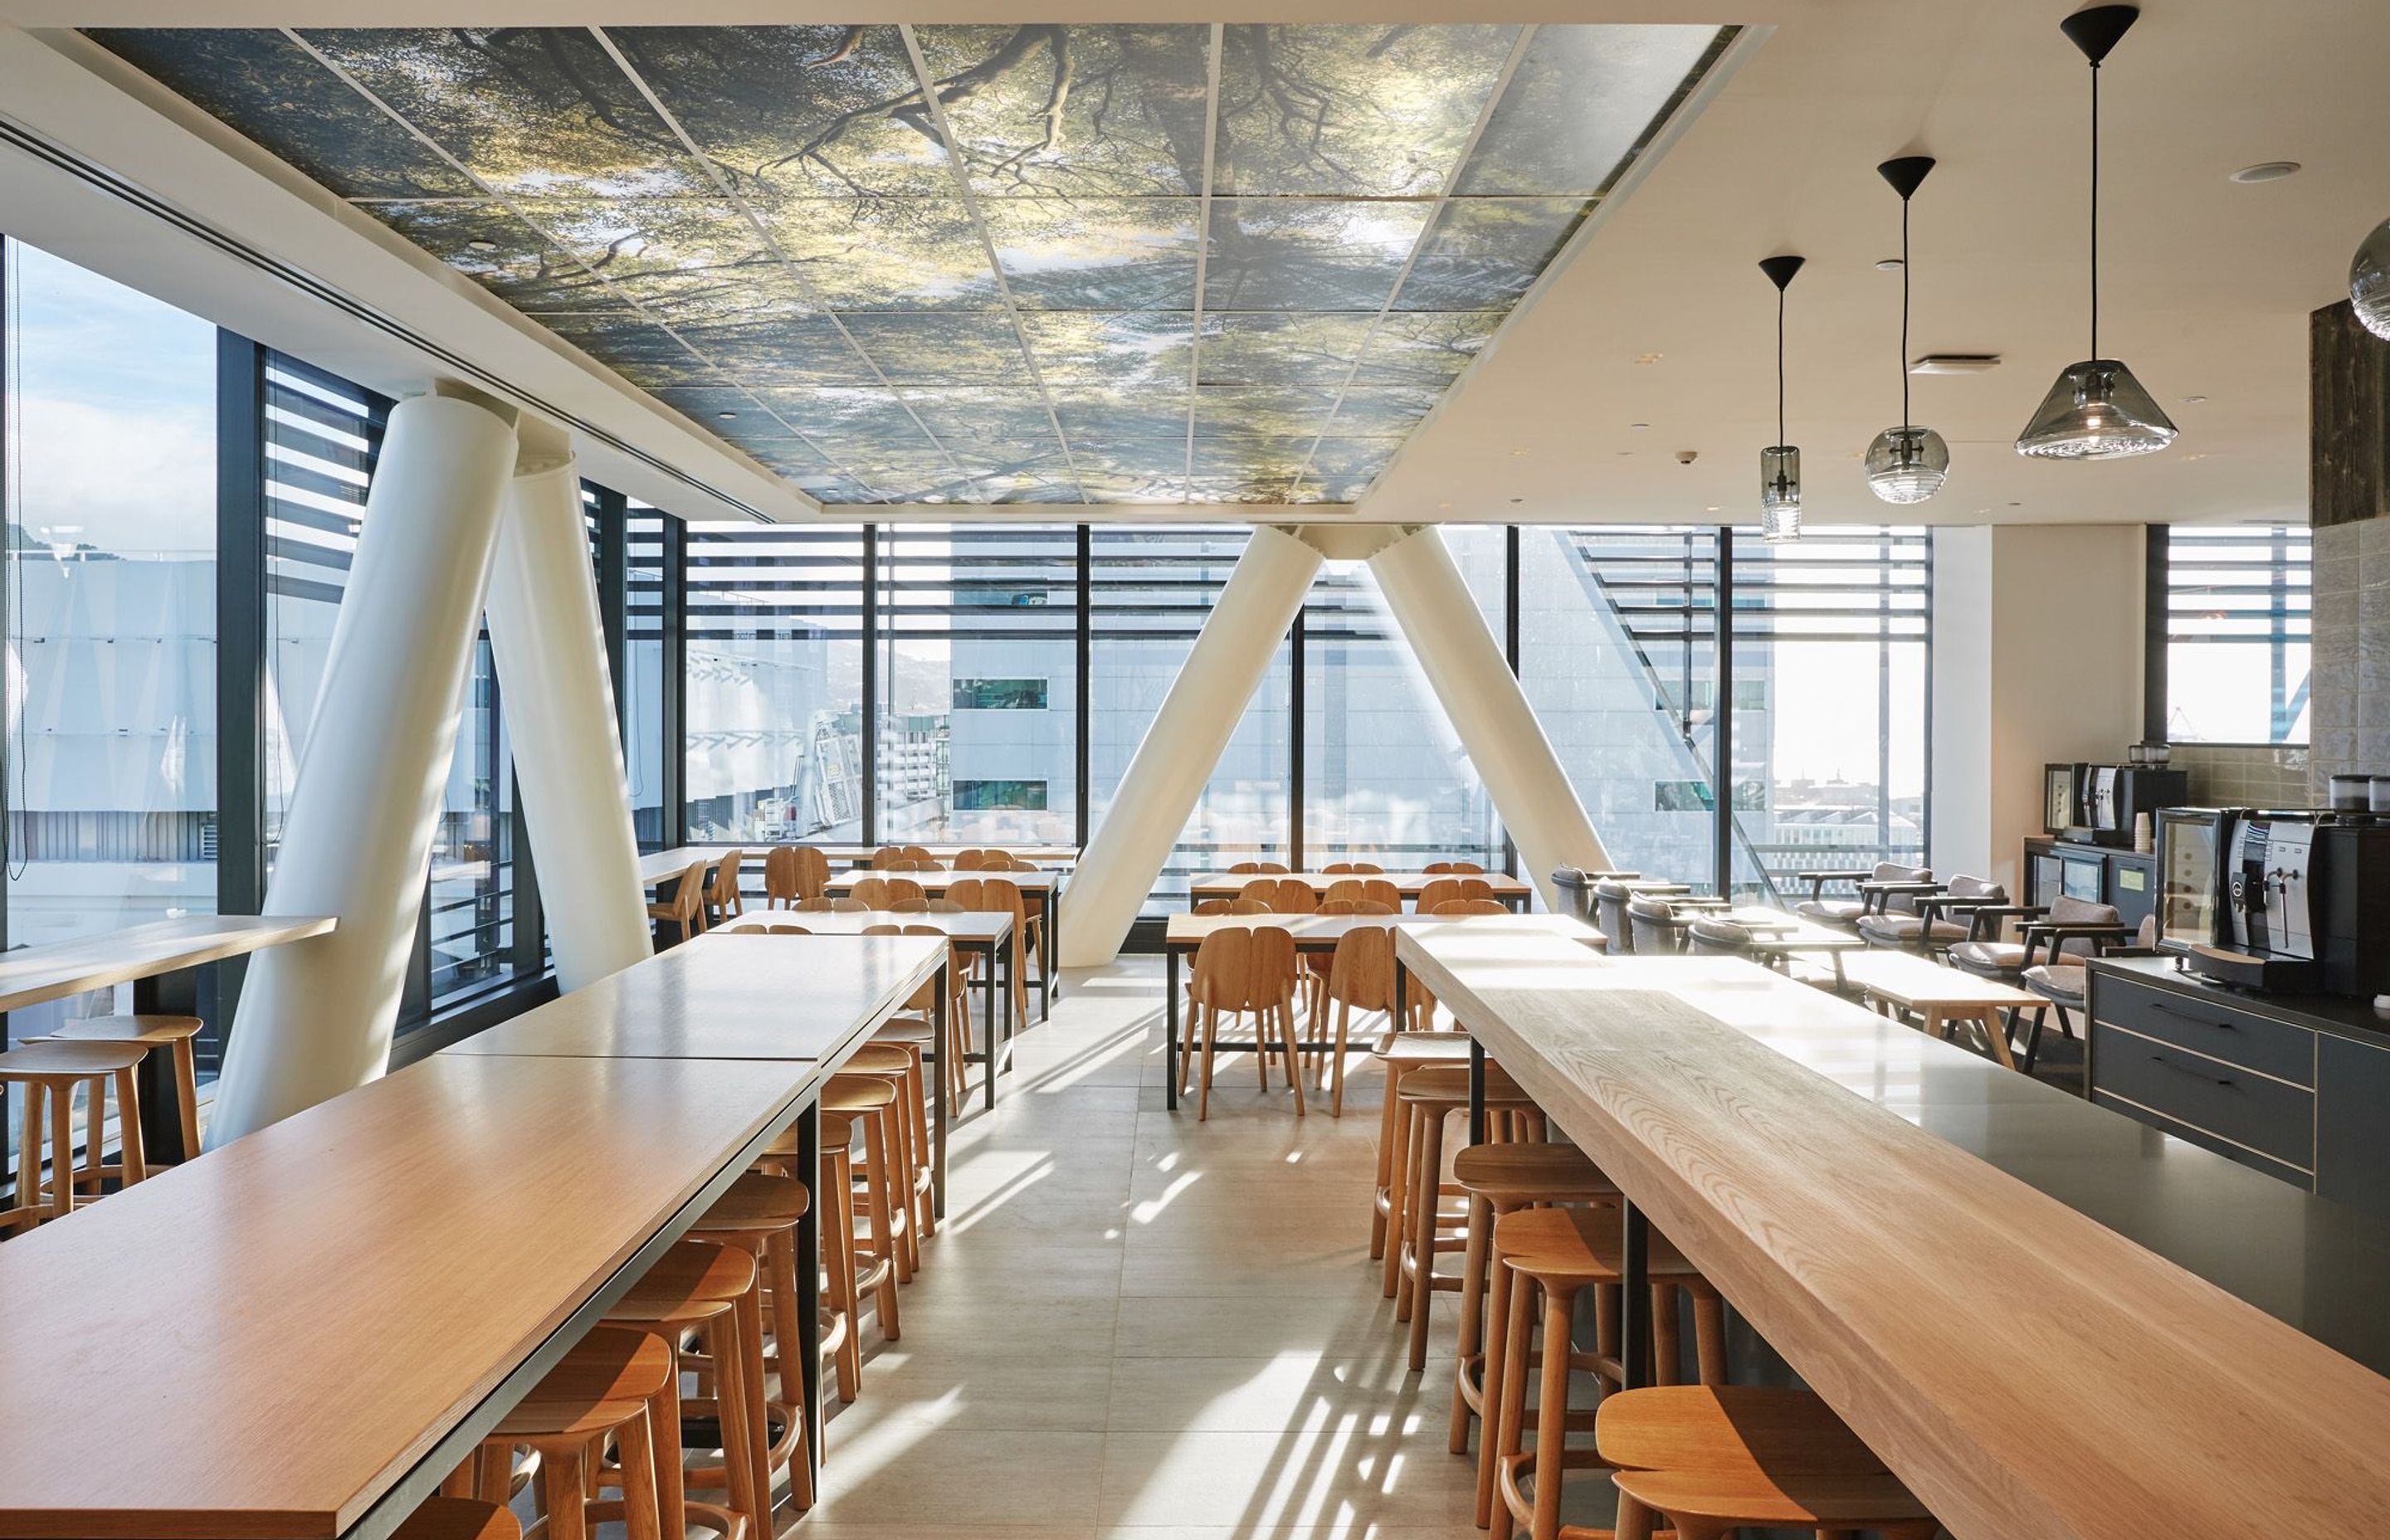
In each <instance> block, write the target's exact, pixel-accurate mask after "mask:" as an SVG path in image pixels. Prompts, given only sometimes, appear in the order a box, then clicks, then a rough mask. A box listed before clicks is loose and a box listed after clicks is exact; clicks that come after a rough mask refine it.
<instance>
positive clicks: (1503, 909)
mask: <svg viewBox="0 0 2390 1540" xmlns="http://www.w3.org/2000/svg"><path fill="white" fill-rule="evenodd" d="M1428 913H1429V914H1432V915H1439V916H1444V917H1447V918H1454V919H1458V918H1461V917H1462V916H1465V915H1507V914H1509V913H1510V907H1509V906H1508V905H1505V904H1504V903H1503V902H1502V901H1501V900H1500V899H1498V898H1453V899H1446V901H1445V902H1444V903H1442V904H1439V905H1436V906H1435V907H1434V908H1433V909H1430V910H1429V911H1428Z"/></svg>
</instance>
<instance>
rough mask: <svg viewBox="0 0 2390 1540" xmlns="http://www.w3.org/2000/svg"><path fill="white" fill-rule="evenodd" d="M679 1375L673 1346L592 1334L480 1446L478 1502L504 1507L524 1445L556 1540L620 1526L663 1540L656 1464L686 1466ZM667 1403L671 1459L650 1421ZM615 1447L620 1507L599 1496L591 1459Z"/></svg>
mask: <svg viewBox="0 0 2390 1540" xmlns="http://www.w3.org/2000/svg"><path fill="white" fill-rule="evenodd" d="M673 1367H674V1361H673V1350H672V1344H670V1343H669V1342H666V1341H664V1340H663V1338H662V1337H661V1336H659V1335H657V1334H656V1333H654V1332H652V1331H645V1330H641V1329H638V1328H632V1327H616V1326H598V1327H592V1328H590V1329H589V1331H588V1333H587V1335H585V1336H584V1337H583V1338H582V1339H581V1341H578V1342H576V1343H574V1344H573V1346H572V1349H571V1350H570V1351H568V1352H567V1353H566V1354H565V1355H564V1358H563V1360H562V1361H561V1362H559V1364H558V1365H557V1366H556V1367H554V1368H552V1369H550V1370H548V1371H547V1374H546V1376H545V1377H544V1378H543V1379H542V1380H540V1382H539V1383H538V1384H536V1385H534V1386H533V1387H532V1390H531V1393H530V1394H528V1395H526V1396H525V1397H524V1398H523V1399H522V1400H521V1401H520V1402H519V1403H518V1404H517V1405H516V1406H515V1408H514V1410H512V1411H510V1412H508V1414H507V1415H506V1416H505V1417H504V1418H501V1419H500V1420H499V1422H498V1425H497V1426H496V1427H495V1428H494V1429H492V1430H491V1431H490V1434H489V1436H488V1437H487V1438H486V1439H484V1440H483V1441H482V1451H481V1458H480V1462H479V1463H480V1467H481V1477H480V1480H479V1482H478V1485H479V1486H480V1491H479V1493H478V1494H477V1495H478V1496H479V1497H480V1498H481V1500H482V1501H483V1502H486V1503H489V1504H492V1505H494V1506H496V1507H500V1508H503V1507H505V1506H506V1503H507V1501H508V1495H509V1488H510V1487H511V1486H512V1484H513V1456H514V1450H515V1449H516V1447H517V1446H518V1445H520V1446H523V1447H526V1448H529V1449H530V1450H531V1451H532V1452H533V1454H534V1455H536V1456H537V1457H538V1469H537V1470H536V1472H535V1474H534V1478H533V1479H534V1480H535V1481H536V1482H537V1484H538V1488H539V1496H540V1504H541V1507H542V1508H543V1509H544V1510H545V1511H546V1515H547V1534H548V1535H549V1536H551V1537H552V1540H585V1537H586V1536H587V1535H588V1534H591V1532H592V1531H593V1530H594V1529H595V1528H596V1527H597V1526H598V1525H599V1524H602V1523H609V1522H619V1523H621V1524H623V1526H624V1534H625V1535H626V1537H627V1540H662V1537H663V1524H662V1511H661V1503H660V1500H659V1498H658V1495H657V1494H658V1485H657V1479H656V1478H657V1470H658V1467H659V1466H660V1465H661V1464H662V1460H660V1459H659V1457H658V1456H659V1454H660V1453H663V1454H665V1456H666V1457H668V1458H670V1459H673V1460H677V1459H678V1458H679V1457H680V1450H679V1447H678V1445H679V1442H680V1441H679V1428H678V1423H679V1418H678V1416H677V1412H678V1407H679V1403H678V1399H677V1396H676V1395H675V1391H674V1386H673V1383H672V1378H673ZM662 1400H670V1401H671V1403H672V1406H673V1410H674V1414H675V1415H674V1416H673V1417H672V1418H671V1420H672V1422H673V1423H674V1428H673V1431H672V1436H671V1440H670V1447H669V1449H668V1450H660V1441H659V1439H658V1438H657V1436H656V1430H655V1425H654V1421H653V1420H651V1419H650V1418H649V1408H650V1407H651V1406H655V1405H658V1404H659V1402H660V1401H662ZM608 1441H612V1443H613V1444H614V1445H615V1447H616V1449H617V1450H618V1451H619V1452H620V1455H621V1458H622V1469H621V1473H620V1484H621V1489H622V1496H621V1498H620V1499H619V1500H605V1499H600V1498H598V1496H596V1495H595V1494H596V1492H597V1490H598V1467H597V1465H596V1464H595V1463H593V1457H596V1456H597V1455H598V1453H599V1452H600V1451H602V1450H603V1448H604V1447H605V1445H606V1444H607V1443H608Z"/></svg>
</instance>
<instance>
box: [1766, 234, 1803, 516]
mask: <svg viewBox="0 0 2390 1540" xmlns="http://www.w3.org/2000/svg"><path fill="white" fill-rule="evenodd" d="M1802 261H1803V259H1802V258H1799V257H1766V258H1763V259H1761V261H1760V263H1759V270H1760V271H1761V272H1762V273H1765V274H1767V281H1768V282H1769V283H1772V284H1774V285H1775V286H1776V442H1775V443H1773V444H1771V445H1769V446H1768V447H1767V448H1766V449H1763V450H1761V451H1760V452H1759V538H1761V539H1762V540H1765V541H1767V543H1768V544H1769V545H1780V544H1781V543H1783V542H1784V541H1787V540H1798V539H1800V538H1801V451H1800V450H1798V449H1796V448H1794V447H1793V446H1792V445H1791V444H1789V443H1785V442H1784V289H1785V287H1786V286H1787V285H1789V284H1791V283H1792V275H1793V274H1795V273H1798V272H1799V271H1801V263H1802Z"/></svg>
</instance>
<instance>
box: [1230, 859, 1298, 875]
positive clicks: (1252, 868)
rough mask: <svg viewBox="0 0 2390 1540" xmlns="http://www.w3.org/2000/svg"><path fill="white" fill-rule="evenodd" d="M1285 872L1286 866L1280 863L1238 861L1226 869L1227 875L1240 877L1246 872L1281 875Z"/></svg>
mask: <svg viewBox="0 0 2390 1540" xmlns="http://www.w3.org/2000/svg"><path fill="white" fill-rule="evenodd" d="M1285 870H1286V865H1285V863H1284V862H1280V861H1240V862H1238V863H1237V864H1236V865H1235V866H1230V867H1229V868H1228V875H1229V876H1231V877H1241V876H1243V875H1244V874H1245V873H1247V872H1270V873H1274V874H1283V873H1284V872H1285Z"/></svg>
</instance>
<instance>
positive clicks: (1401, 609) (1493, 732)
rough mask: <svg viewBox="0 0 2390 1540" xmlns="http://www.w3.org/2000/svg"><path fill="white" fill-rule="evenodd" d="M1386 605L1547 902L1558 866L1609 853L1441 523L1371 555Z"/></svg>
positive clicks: (1592, 864)
mask: <svg viewBox="0 0 2390 1540" xmlns="http://www.w3.org/2000/svg"><path fill="white" fill-rule="evenodd" d="M1369 571H1371V572H1372V573H1373V574H1375V576H1376V577H1377V580H1378V591H1379V592H1380V593H1381V594H1383V595H1384V596H1385V599H1386V608H1387V609H1388V610H1392V611H1393V612H1394V621H1395V622H1396V623H1397V624H1399V625H1400V626H1401V627H1402V628H1403V637H1404V639H1405V640H1406V641H1407V642H1409V643H1410V648H1411V653H1412V655H1413V656H1414V657H1416V658H1417V659H1418V660H1419V664H1420V671H1421V672H1422V673H1424V674H1426V675H1427V681H1428V685H1429V687H1431V688H1433V690H1434V691H1435V698H1436V699H1437V700H1438V701H1439V702H1440V703H1442V705H1443V707H1444V714H1445V715H1446V717H1448V718H1450V719H1451V722H1452V727H1453V731H1455V732H1456V733H1458V734H1459V735H1460V741H1461V743H1462V745H1463V746H1464V747H1466V748H1467V749H1468V751H1469V759H1470V763H1471V764H1473V765H1475V766H1476V767H1477V774H1478V776H1480V778H1482V779H1483V780H1484V782H1485V790H1486V793H1487V795H1489V796H1491V797H1492V798H1493V799H1494V807H1495V811H1497V813H1499V814H1501V815H1502V823H1503V827H1504V828H1507V829H1508V830H1509V831H1510V841H1511V843H1513V844H1515V845H1517V846H1518V847H1519V859H1520V861H1521V862H1522V863H1523V865H1524V866H1525V867H1526V874H1527V876H1528V877H1530V878H1532V879H1534V880H1535V883H1536V889H1537V890H1538V891H1539V892H1542V894H1543V895H1544V902H1545V904H1547V905H1549V906H1551V907H1552V908H1555V909H1561V908H1563V907H1564V906H1563V905H1561V903H1560V902H1559V900H1558V895H1557V894H1556V893H1555V892H1553V890H1552V871H1553V868H1555V867H1557V866H1583V867H1587V868H1589V869H1593V870H1600V869H1601V868H1603V867H1606V866H1609V865H1610V853H1609V852H1608V851H1607V850H1605V849H1604V848H1603V847H1602V843H1601V837H1600V835H1599V834H1596V833H1595V832H1594V828H1593V823H1592V821H1591V820H1590V819H1588V818H1587V816H1586V815H1585V804H1584V803H1582V802H1579V801H1577V796H1576V789H1574V787H1572V786H1570V785H1569V778H1568V773H1567V771H1565V770H1563V769H1562V768H1561V761H1560V756H1559V755H1558V754H1556V753H1554V752H1553V751H1552V744H1551V739H1549V738H1546V737H1545V736H1544V727H1543V724H1542V723H1540V722H1538V721H1537V720H1536V712H1535V708H1534V707H1532V706H1530V705H1529V704H1528V703H1527V696H1526V692H1525V691H1523V690H1522V689H1521V688H1520V687H1519V680H1518V676H1517V675H1516V674H1512V673H1511V672H1510V664H1509V663H1508V662H1507V661H1504V659H1503V657H1502V648H1501V645H1500V644H1499V643H1497V641H1496V640H1495V639H1494V633H1493V632H1492V631H1490V630H1489V629H1487V627H1486V624H1485V618H1484V616H1483V615H1482V614H1480V613H1479V612H1478V609H1477V600H1476V598H1475V597H1473V596H1472V595H1471V593H1470V592H1469V584H1467V582H1465V581H1464V580H1463V579H1462V577H1461V575H1460V569H1459V568H1458V567H1457V566H1455V565H1453V560H1452V553H1451V551H1450V550H1448V549H1447V548H1446V545H1445V544H1444V536H1443V535H1442V534H1441V533H1438V531H1437V530H1436V529H1435V527H1434V526H1433V525H1426V526H1422V527H1420V528H1418V529H1415V530H1412V531H1409V532H1408V533H1399V532H1398V533H1395V534H1394V538H1393V539H1392V540H1390V541H1389V542H1388V543H1387V544H1385V545H1382V546H1381V547H1379V549H1378V550H1377V551H1376V552H1375V553H1374V554H1372V555H1371V556H1370V558H1369Z"/></svg>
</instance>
